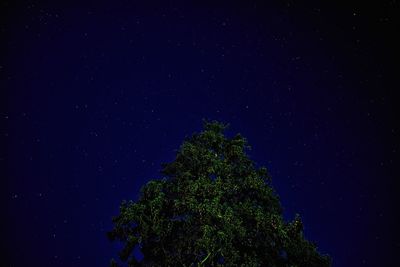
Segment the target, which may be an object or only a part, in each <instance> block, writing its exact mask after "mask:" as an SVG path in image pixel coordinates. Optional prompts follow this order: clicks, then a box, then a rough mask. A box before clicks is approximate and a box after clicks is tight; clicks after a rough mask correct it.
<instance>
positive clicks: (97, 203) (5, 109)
mask: <svg viewBox="0 0 400 267" xmlns="http://www.w3.org/2000/svg"><path fill="white" fill-rule="evenodd" d="M1 10H2V16H0V17H1V19H0V20H1V34H2V40H3V42H2V46H3V49H2V54H1V55H2V56H1V58H2V60H1V63H0V73H1V77H2V79H1V87H2V89H3V90H1V92H2V94H3V95H2V97H1V99H2V105H1V123H2V124H1V125H2V127H1V129H2V130H1V140H2V144H3V145H2V146H1V147H2V148H3V149H2V150H1V162H2V166H4V168H3V173H2V178H3V179H2V181H3V186H2V191H3V192H2V200H3V201H2V202H3V203H4V216H3V220H4V221H5V227H3V234H4V236H5V240H4V242H3V246H4V247H3V251H4V252H5V261H3V264H4V266H27V265H30V266H108V264H109V261H110V259H111V258H112V257H116V256H117V251H118V245H116V244H115V243H111V242H109V241H108V240H107V237H106V232H107V231H109V230H111V228H112V223H111V218H112V216H114V215H117V213H118V208H119V204H120V203H121V201H122V200H124V199H127V200H129V199H133V200H135V199H136V198H137V196H138V194H139V190H140V187H141V186H142V185H144V184H145V183H146V182H147V181H149V180H151V179H155V178H160V177H161V174H160V173H159V171H160V169H161V163H163V162H171V161H173V160H174V156H175V150H176V149H178V148H179V146H180V144H182V142H183V140H184V138H185V136H188V135H191V134H192V133H193V132H199V131H201V129H202V119H203V118H206V119H210V120H218V121H221V122H226V123H229V124H230V127H229V128H228V130H227V135H228V136H232V135H234V134H236V133H241V134H242V135H243V136H244V137H245V138H247V140H248V142H249V145H250V146H251V147H252V149H251V150H250V151H249V155H250V158H251V159H252V160H254V161H255V162H256V163H257V164H258V165H260V166H265V167H267V169H268V170H269V172H270V174H271V176H272V184H273V186H274V188H275V190H276V191H277V193H278V195H279V197H280V199H281V203H282V206H283V208H284V216H285V218H287V219H293V218H294V216H295V214H296V213H299V214H300V215H301V218H302V219H303V222H304V227H305V236H306V238H307V239H308V240H311V241H315V242H316V244H317V245H318V248H319V251H321V252H322V253H326V254H329V255H330V256H331V257H332V260H333V265H332V266H333V267H343V266H351V267H357V266H395V262H396V261H395V254H394V252H395V251H397V249H399V247H400V242H399V241H398V240H397V237H396V235H395V234H394V233H397V230H396V227H397V225H396V220H395V218H396V212H397V205H396V204H395V203H396V201H395V200H396V199H395V195H396V189H397V181H396V178H397V177H398V175H397V172H396V171H395V167H396V162H397V161H396V158H397V157H398V153H399V143H398V139H397V138H398V134H399V128H398V119H397V116H396V115H395V114H396V109H395V107H396V104H397V103H396V102H397V93H396V90H397V89H398V87H399V86H398V77H397V70H398V67H397V64H398V61H397V58H396V57H395V54H396V52H397V50H398V41H397V40H396V36H397V35H398V30H399V28H398V25H399V23H398V22H399V21H398V19H399V18H398V14H399V12H398V11H399V3H398V2H396V1H380V2H379V3H375V5H371V4H368V3H363V4H361V5H360V4H356V3H347V4H340V3H331V4H328V3H320V2H317V1H312V2H308V3H304V2H300V1H298V2H297V1H284V2H278V1H276V2H275V1H273V2H270V3H269V4H265V3H264V4H261V2H252V3H243V4H241V5H239V4H228V3H226V5H223V4H205V3H203V4H193V3H192V4H188V3H186V4H177V3H176V2H175V3H172V2H170V3H163V4H143V3H140V2H136V3H135V2H128V1H116V2H113V3H111V2H109V3H105V2H102V1H101V2H96V5H94V4H89V3H81V4H80V5H79V6H73V5H72V4H70V3H69V2H65V1H57V2H51V3H46V2H45V1H26V2H25V1H19V2H17V3H13V2H2V3H1Z"/></svg>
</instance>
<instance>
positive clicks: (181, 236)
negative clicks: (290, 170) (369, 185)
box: [108, 121, 330, 267]
mask: <svg viewBox="0 0 400 267" xmlns="http://www.w3.org/2000/svg"><path fill="white" fill-rule="evenodd" d="M227 126H228V125H226V124H223V123H220V122H216V121H213V122H208V121H204V130H203V131H202V132H200V133H195V134H193V135H192V136H191V137H189V138H186V140H185V141H184V143H183V144H182V145H181V147H180V149H179V150H178V152H177V155H176V159H175V160H174V161H173V162H171V163H167V164H163V169H162V174H163V178H162V179H161V180H152V181H150V182H148V183H147V184H146V185H145V186H143V187H142V189H141V195H140V198H139V200H138V201H137V202H133V201H123V202H122V204H121V206H120V214H119V215H118V216H115V217H113V223H114V228H113V229H112V231H110V232H109V233H108V237H109V239H110V240H112V241H114V240H117V241H120V242H122V244H123V248H122V250H121V251H120V252H119V261H120V262H121V263H122V264H125V265H127V266H270V267H272V266H276V267H281V266H282V267H283V266H285V267H294V266H297V267H324V266H330V259H329V257H328V256H326V255H321V254H320V253H319V252H318V251H317V249H316V246H315V244H313V243H311V242H309V241H307V240H306V239H305V238H304V236H303V233H302V229H303V225H302V222H301V220H300V218H299V216H296V218H295V219H294V220H293V221H291V222H285V221H284V220H283V217H282V209H281V205H280V202H279V199H278V197H277V195H276V193H275V192H274V190H273V189H272V187H271V183H270V177H269V175H268V173H267V170H266V168H264V167H261V168H257V167H256V166H255V164H254V162H253V161H251V160H250V159H249V158H248V156H247V155H246V149H249V148H250V147H249V146H248V145H247V141H246V139H245V138H243V137H242V136H241V135H240V134H237V135H236V136H234V137H233V138H227V137H226V136H225V135H224V130H225V129H226V127H227ZM136 246H138V247H139V248H140V250H141V252H142V254H143V259H142V260H141V261H140V262H139V261H138V260H137V259H136V258H135V255H134V249H135V247H136ZM111 265H112V266H119V265H117V263H116V261H114V260H112V264H111Z"/></svg>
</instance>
